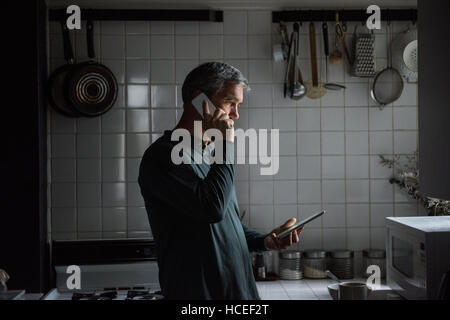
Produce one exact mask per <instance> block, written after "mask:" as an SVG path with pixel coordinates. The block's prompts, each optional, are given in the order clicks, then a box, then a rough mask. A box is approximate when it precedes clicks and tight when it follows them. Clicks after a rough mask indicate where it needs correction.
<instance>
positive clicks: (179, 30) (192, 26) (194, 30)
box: [175, 21, 199, 34]
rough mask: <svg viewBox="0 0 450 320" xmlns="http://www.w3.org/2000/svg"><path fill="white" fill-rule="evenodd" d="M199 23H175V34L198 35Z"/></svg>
mask: <svg viewBox="0 0 450 320" xmlns="http://www.w3.org/2000/svg"><path fill="white" fill-rule="evenodd" d="M198 25H199V22H198V21H175V34H198Z"/></svg>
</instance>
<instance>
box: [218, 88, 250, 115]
mask: <svg viewBox="0 0 450 320" xmlns="http://www.w3.org/2000/svg"><path fill="white" fill-rule="evenodd" d="M243 95H244V89H243V88H242V86H241V85H239V84H234V83H231V82H228V83H225V84H224V86H223V88H222V90H220V91H219V92H218V93H216V94H215V95H214V96H212V97H211V102H212V103H214V106H216V108H220V109H221V110H222V111H224V112H225V113H226V114H227V115H228V116H229V117H230V119H239V112H238V108H239V105H240V104H241V103H242V101H243Z"/></svg>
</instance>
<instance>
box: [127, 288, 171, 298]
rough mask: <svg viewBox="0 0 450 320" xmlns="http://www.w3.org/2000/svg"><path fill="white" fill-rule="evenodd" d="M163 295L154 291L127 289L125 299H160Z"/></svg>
mask: <svg viewBox="0 0 450 320" xmlns="http://www.w3.org/2000/svg"><path fill="white" fill-rule="evenodd" d="M162 298H163V297H162V296H161V295H158V294H156V293H150V292H149V291H148V290H147V291H136V290H133V291H128V293H127V297H126V299H125V300H160V299H162Z"/></svg>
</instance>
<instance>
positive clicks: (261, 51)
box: [248, 35, 272, 59]
mask: <svg viewBox="0 0 450 320" xmlns="http://www.w3.org/2000/svg"><path fill="white" fill-rule="evenodd" d="M248 57H249V58H250V59H269V58H271V57H272V38H271V35H252V36H249V37H248Z"/></svg>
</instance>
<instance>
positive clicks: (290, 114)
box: [273, 108, 297, 131]
mask: <svg viewBox="0 0 450 320" xmlns="http://www.w3.org/2000/svg"><path fill="white" fill-rule="evenodd" d="M273 128H275V129H279V130H281V131H295V130H296V129H297V110H296V109H293V108H274V109H273Z"/></svg>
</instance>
